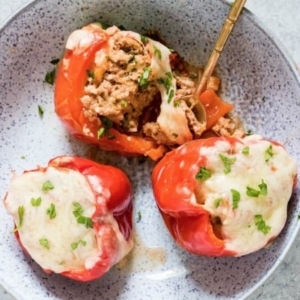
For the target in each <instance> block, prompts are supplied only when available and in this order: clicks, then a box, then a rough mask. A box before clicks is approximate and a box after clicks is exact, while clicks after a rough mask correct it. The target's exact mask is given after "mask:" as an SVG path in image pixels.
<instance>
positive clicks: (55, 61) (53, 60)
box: [50, 58, 59, 65]
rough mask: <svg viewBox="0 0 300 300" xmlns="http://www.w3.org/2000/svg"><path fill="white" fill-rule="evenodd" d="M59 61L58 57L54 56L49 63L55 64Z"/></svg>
mask: <svg viewBox="0 0 300 300" xmlns="http://www.w3.org/2000/svg"><path fill="white" fill-rule="evenodd" d="M58 63H59V59H58V58H54V59H52V60H51V61H50V64H51V65H57V64H58Z"/></svg>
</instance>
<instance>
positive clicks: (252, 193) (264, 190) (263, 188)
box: [246, 180, 268, 198]
mask: <svg viewBox="0 0 300 300" xmlns="http://www.w3.org/2000/svg"><path fill="white" fill-rule="evenodd" d="M258 187H259V189H255V188H252V187H250V186H247V192H246V193H247V196H249V197H254V198H257V197H258V196H260V195H261V196H266V195H267V194H268V186H267V184H266V183H265V182H264V181H263V180H261V184H259V185H258Z"/></svg>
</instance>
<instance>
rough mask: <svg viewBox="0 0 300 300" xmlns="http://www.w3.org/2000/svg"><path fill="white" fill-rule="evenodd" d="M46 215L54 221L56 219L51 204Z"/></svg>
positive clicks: (53, 206)
mask: <svg viewBox="0 0 300 300" xmlns="http://www.w3.org/2000/svg"><path fill="white" fill-rule="evenodd" d="M46 213H47V215H49V217H50V219H54V218H55V217H56V209H55V205H54V204H53V203H51V205H50V207H49V208H48V209H47V212H46Z"/></svg>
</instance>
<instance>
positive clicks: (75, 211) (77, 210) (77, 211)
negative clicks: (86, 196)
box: [73, 202, 84, 218]
mask: <svg viewBox="0 0 300 300" xmlns="http://www.w3.org/2000/svg"><path fill="white" fill-rule="evenodd" d="M73 207H74V209H73V215H74V216H75V218H78V217H79V216H81V215H82V214H83V212H84V210H83V207H82V206H81V204H80V203H79V202H73Z"/></svg>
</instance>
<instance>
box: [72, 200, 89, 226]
mask: <svg viewBox="0 0 300 300" xmlns="http://www.w3.org/2000/svg"><path fill="white" fill-rule="evenodd" d="M73 207H74V209H73V215H74V216H75V218H76V220H77V223H78V224H83V225H85V227H86V228H93V222H92V219H91V218H89V217H85V216H83V212H84V209H83V207H82V206H81V204H80V203H79V202H74V203H73Z"/></svg>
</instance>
